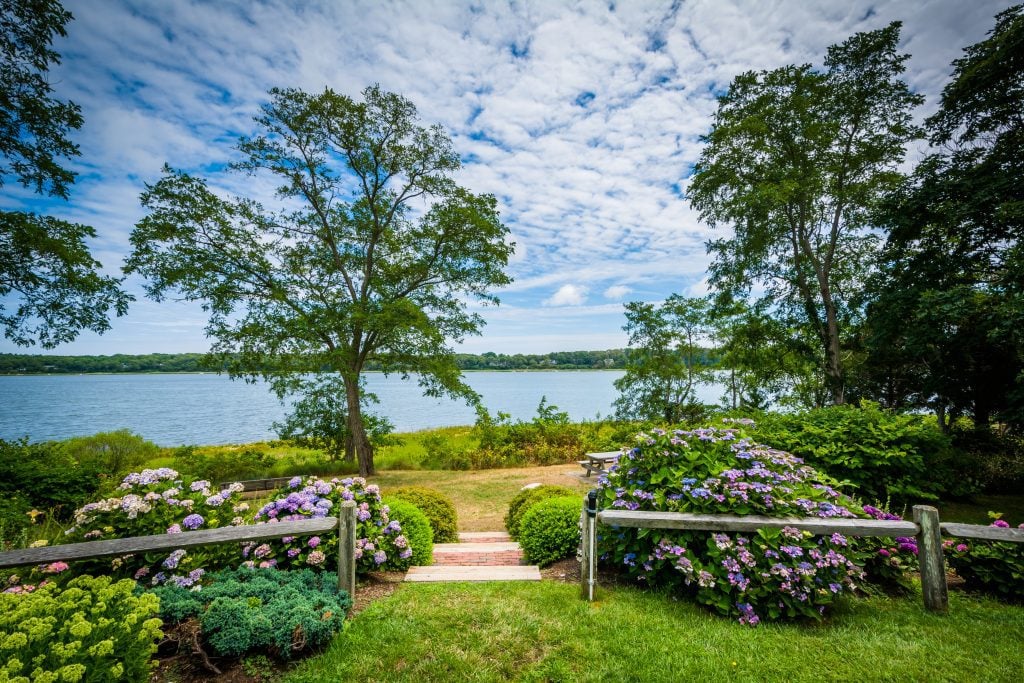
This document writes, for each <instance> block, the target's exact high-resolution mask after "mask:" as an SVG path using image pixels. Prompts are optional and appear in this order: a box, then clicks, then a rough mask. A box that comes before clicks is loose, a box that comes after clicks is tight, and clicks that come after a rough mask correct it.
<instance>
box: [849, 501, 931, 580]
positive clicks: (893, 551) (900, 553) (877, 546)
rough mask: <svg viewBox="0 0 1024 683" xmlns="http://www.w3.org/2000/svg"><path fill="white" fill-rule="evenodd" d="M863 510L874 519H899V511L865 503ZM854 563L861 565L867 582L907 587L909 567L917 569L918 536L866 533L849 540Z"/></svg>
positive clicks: (912, 569) (910, 569)
mask: <svg viewBox="0 0 1024 683" xmlns="http://www.w3.org/2000/svg"><path fill="white" fill-rule="evenodd" d="M864 512H865V513H866V514H867V515H869V516H870V517H873V518H874V519H884V520H900V519H903V518H902V517H901V516H900V515H895V514H893V513H891V512H886V511H885V510H881V509H879V508H876V507H874V506H872V505H865V506H864ZM851 545H852V546H853V547H854V548H855V549H856V555H857V563H858V564H862V565H863V566H864V574H865V578H866V580H867V582H869V583H871V584H875V585H878V586H882V587H885V588H888V589H895V590H898V591H907V590H910V586H911V582H910V577H909V576H908V574H907V572H908V571H915V570H916V569H917V566H918V565H917V539H916V538H914V537H913V536H898V537H896V538H886V537H879V536H865V537H863V538H857V539H852V540H851Z"/></svg>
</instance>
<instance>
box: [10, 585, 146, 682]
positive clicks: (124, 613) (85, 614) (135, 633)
mask: <svg viewBox="0 0 1024 683" xmlns="http://www.w3.org/2000/svg"><path fill="white" fill-rule="evenodd" d="M27 588H28V587H22V592H20V593H16V594H15V593H6V592H5V593H0V680H4V681H7V680H11V681H25V682H26V683H27V681H29V677H30V676H31V680H33V681H58V680H60V681H77V680H88V681H114V680H127V681H146V680H149V675H150V665H149V658H150V656H151V655H152V654H153V653H154V652H156V641H157V640H159V639H160V638H161V636H162V635H163V634H162V633H161V632H160V619H158V618H156V613H157V610H158V608H159V600H158V599H157V598H156V596H155V595H148V594H142V595H134V594H133V591H134V590H135V582H134V581H127V580H125V581H118V582H117V583H113V582H112V581H111V579H110V577H106V576H100V577H96V578H93V577H91V576H80V577H78V578H76V579H72V580H71V581H70V582H69V583H68V584H67V586H66V587H64V588H58V587H57V586H56V585H54V584H46V585H41V586H39V587H38V588H35V590H34V591H32V592H27ZM9 590H10V589H9Z"/></svg>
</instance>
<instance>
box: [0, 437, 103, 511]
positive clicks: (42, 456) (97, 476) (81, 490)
mask: <svg viewBox="0 0 1024 683" xmlns="http://www.w3.org/2000/svg"><path fill="white" fill-rule="evenodd" d="M105 476H106V475H105V474H104V473H103V472H100V471H98V470H94V469H89V468H85V467H82V466H81V465H79V463H78V462H77V461H76V460H75V459H74V458H73V457H71V456H70V455H69V454H68V453H67V451H66V450H65V449H64V447H63V445H62V444H60V443H56V442H52V441H49V442H44V443H29V442H28V440H27V439H21V440H18V441H3V440H0V493H2V494H3V495H4V497H8V496H11V495H13V494H18V495H19V496H21V497H22V498H23V499H24V500H26V501H28V503H29V505H31V506H32V507H34V508H37V509H39V510H47V511H53V512H54V513H55V516H56V517H57V518H58V519H62V520H65V519H68V518H69V517H70V516H71V513H72V512H74V509H75V508H76V507H78V506H79V505H81V504H82V503H84V502H86V501H87V500H90V499H91V498H93V497H94V495H95V493H96V491H97V490H98V489H99V487H100V484H101V483H102V481H103V480H104V478H105Z"/></svg>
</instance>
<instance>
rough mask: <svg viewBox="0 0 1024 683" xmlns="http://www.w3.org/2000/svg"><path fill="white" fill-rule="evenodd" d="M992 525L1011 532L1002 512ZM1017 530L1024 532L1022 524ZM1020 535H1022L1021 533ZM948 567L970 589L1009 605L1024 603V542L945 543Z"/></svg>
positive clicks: (992, 514)
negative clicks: (987, 594) (1001, 600)
mask: <svg viewBox="0 0 1024 683" xmlns="http://www.w3.org/2000/svg"><path fill="white" fill-rule="evenodd" d="M989 515H990V516H991V517H994V518H995V519H994V521H993V522H992V524H991V525H990V526H993V527H996V528H999V529H1009V528H1010V524H1009V522H1007V521H1006V520H1004V519H1002V518H1001V517H1002V515H1001V514H999V513H989ZM1017 528H1018V529H1024V524H1020V525H1018V527H1017ZM1018 533H1020V532H1018ZM943 548H944V550H945V551H946V558H947V559H948V560H949V566H950V567H952V568H953V569H954V570H955V571H956V573H957V574H958V575H959V576H960V577H961V578H962V579H963V580H964V582H965V583H966V584H967V587H968V588H971V589H973V590H979V591H983V592H985V593H990V594H992V595H995V596H997V597H999V598H1001V599H1004V600H1007V601H1010V602H1018V603H1019V602H1024V580H1022V579H1024V543H1019V542H1012V541H980V540H972V541H970V542H964V541H962V540H957V539H948V540H945V541H943Z"/></svg>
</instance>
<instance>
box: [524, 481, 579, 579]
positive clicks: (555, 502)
mask: <svg viewBox="0 0 1024 683" xmlns="http://www.w3.org/2000/svg"><path fill="white" fill-rule="evenodd" d="M580 511H581V506H580V499H579V498H578V497H577V496H563V497H559V498H548V499H547V500H542V501H540V502H538V503H536V504H535V505H531V506H530V508H529V509H528V510H527V511H526V514H524V515H523V519H522V522H521V523H520V528H519V545H520V546H522V548H523V554H524V555H525V557H526V561H527V562H532V563H533V564H536V565H539V566H541V567H544V566H547V565H549V564H551V563H552V562H557V561H558V560H561V559H563V558H566V557H570V556H572V555H575V553H576V549H577V548H578V547H579V544H580V527H579V523H580Z"/></svg>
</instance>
